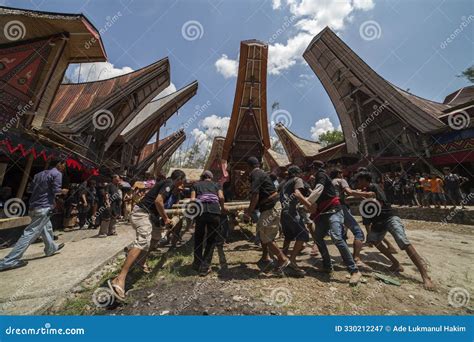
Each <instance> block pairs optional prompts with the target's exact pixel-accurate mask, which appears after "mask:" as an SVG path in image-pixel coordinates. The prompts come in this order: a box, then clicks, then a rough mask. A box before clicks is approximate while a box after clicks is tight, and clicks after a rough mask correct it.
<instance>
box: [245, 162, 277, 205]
mask: <svg viewBox="0 0 474 342" xmlns="http://www.w3.org/2000/svg"><path fill="white" fill-rule="evenodd" d="M250 180H251V189H250V191H251V193H252V194H257V193H258V194H259V204H258V206H257V209H259V210H260V211H265V210H269V209H272V208H273V207H274V206H275V203H276V202H278V196H275V199H274V200H271V201H268V200H267V198H268V197H269V196H270V195H271V194H273V193H275V192H276V187H275V184H273V181H272V179H271V178H270V176H269V175H267V174H266V173H265V171H263V170H262V169H259V168H256V169H254V170H253V171H252V172H251V173H250Z"/></svg>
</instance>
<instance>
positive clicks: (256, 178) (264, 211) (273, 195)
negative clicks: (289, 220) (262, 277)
mask: <svg viewBox="0 0 474 342" xmlns="http://www.w3.org/2000/svg"><path fill="white" fill-rule="evenodd" d="M247 164H248V166H249V168H250V170H251V172H250V180H251V189H250V192H251V193H250V196H251V197H250V205H249V207H248V208H247V209H246V210H245V212H244V219H245V221H250V218H251V217H250V216H251V214H252V213H253V212H254V211H255V209H258V210H259V212H260V216H259V218H258V221H257V234H259V237H260V241H261V242H262V249H263V251H262V258H261V259H260V260H259V261H258V263H257V264H258V265H259V267H260V269H262V270H267V269H269V268H270V267H271V265H272V264H273V261H272V259H271V258H270V255H269V253H272V254H273V255H274V256H275V257H276V258H277V260H278V262H277V268H276V271H277V272H278V273H280V274H281V273H282V272H283V271H284V269H285V268H286V267H288V266H289V265H290V260H288V258H287V257H286V255H285V254H283V252H282V251H281V250H280V248H278V246H277V244H276V243H275V238H276V237H277V235H278V231H279V224H280V212H281V204H280V202H279V200H278V192H277V191H276V188H275V184H274V183H273V182H272V180H271V178H270V176H269V175H268V174H266V173H265V171H263V170H262V169H261V168H260V162H259V161H258V159H257V158H256V157H250V158H248V159H247Z"/></svg>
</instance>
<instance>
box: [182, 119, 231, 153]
mask: <svg viewBox="0 0 474 342" xmlns="http://www.w3.org/2000/svg"><path fill="white" fill-rule="evenodd" d="M229 121H230V117H228V116H217V115H215V114H213V115H211V116H207V117H205V118H204V119H202V120H201V121H200V122H199V127H198V128H194V129H193V130H192V131H191V135H192V136H193V137H194V140H195V142H196V143H197V144H198V145H199V146H200V150H201V153H206V152H208V151H209V149H210V148H211V146H212V141H213V140H214V137H217V136H225V135H226V134H227V129H228V128H229Z"/></svg>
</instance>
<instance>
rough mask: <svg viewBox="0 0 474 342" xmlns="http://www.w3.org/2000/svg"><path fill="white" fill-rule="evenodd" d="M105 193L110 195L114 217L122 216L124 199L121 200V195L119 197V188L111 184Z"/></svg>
mask: <svg viewBox="0 0 474 342" xmlns="http://www.w3.org/2000/svg"><path fill="white" fill-rule="evenodd" d="M105 191H106V192H107V193H108V194H109V200H110V210H111V212H112V215H114V216H120V213H121V211H122V210H121V205H122V199H121V198H120V195H119V188H118V186H117V185H115V184H113V183H110V184H109V185H107V187H106V188H105Z"/></svg>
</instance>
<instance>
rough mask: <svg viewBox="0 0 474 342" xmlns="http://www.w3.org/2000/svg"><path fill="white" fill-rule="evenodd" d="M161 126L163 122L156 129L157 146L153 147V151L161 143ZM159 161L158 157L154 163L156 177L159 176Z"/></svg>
mask: <svg viewBox="0 0 474 342" xmlns="http://www.w3.org/2000/svg"><path fill="white" fill-rule="evenodd" d="M160 126H161V124H158V129H157V130H156V141H155V146H154V148H153V152H154V151H156V150H157V149H158V147H159V145H160ZM153 152H152V153H153ZM157 161H158V159H156V160H155V161H154V163H153V176H154V177H155V178H156V177H158V162H157Z"/></svg>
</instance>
